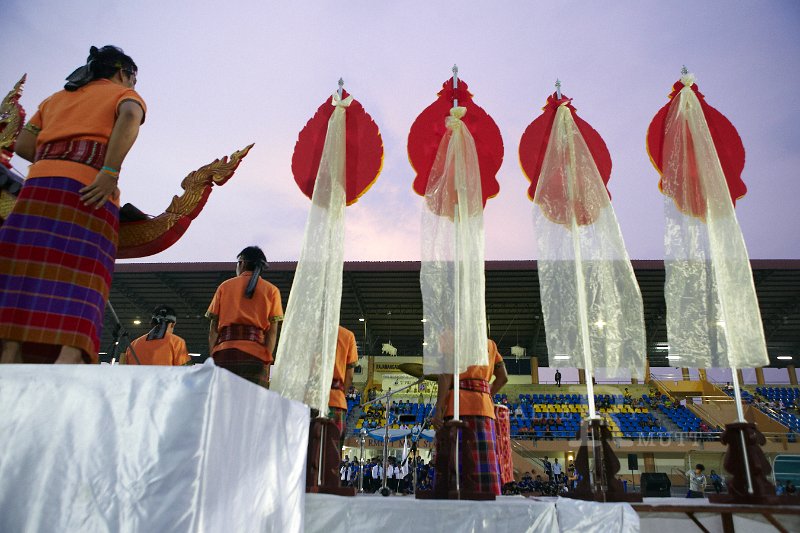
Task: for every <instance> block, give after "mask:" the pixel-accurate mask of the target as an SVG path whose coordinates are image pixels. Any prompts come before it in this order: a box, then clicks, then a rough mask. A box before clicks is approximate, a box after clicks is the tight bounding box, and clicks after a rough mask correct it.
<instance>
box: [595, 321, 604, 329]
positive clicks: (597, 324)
mask: <svg viewBox="0 0 800 533" xmlns="http://www.w3.org/2000/svg"><path fill="white" fill-rule="evenodd" d="M594 325H595V326H597V329H603V328H604V327H605V325H606V323H605V322H604V321H603V319H602V318H601V319H600V320H598V321H597V322H595V323H594Z"/></svg>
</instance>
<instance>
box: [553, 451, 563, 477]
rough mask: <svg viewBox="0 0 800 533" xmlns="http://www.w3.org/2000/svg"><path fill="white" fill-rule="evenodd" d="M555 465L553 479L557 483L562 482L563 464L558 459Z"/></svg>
mask: <svg viewBox="0 0 800 533" xmlns="http://www.w3.org/2000/svg"><path fill="white" fill-rule="evenodd" d="M554 461H555V462H554V463H553V477H554V478H555V481H556V483H558V482H559V481H561V463H559V462H558V457H556V458H555V459H554Z"/></svg>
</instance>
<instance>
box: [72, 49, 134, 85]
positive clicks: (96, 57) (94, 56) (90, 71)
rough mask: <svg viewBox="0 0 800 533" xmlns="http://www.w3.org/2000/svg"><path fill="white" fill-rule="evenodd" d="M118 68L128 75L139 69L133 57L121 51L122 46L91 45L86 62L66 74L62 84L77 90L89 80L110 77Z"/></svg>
mask: <svg viewBox="0 0 800 533" xmlns="http://www.w3.org/2000/svg"><path fill="white" fill-rule="evenodd" d="M118 70H123V71H124V72H127V73H128V75H132V74H136V72H137V71H138V70H139V69H138V68H137V67H136V63H134V62H133V59H131V57H130V56H128V55H127V54H125V52H123V51H122V48H118V47H116V46H112V45H110V44H109V45H106V46H104V47H102V48H97V47H96V46H92V47H91V48H90V49H89V57H87V58H86V64H85V65H83V66H82V67H78V68H77V69H75V70H74V71H73V72H72V74H70V75H69V76H67V83H66V84H65V85H64V89H66V90H67V91H77V90H78V89H80V88H81V87H83V86H84V85H86V84H87V83H89V82H90V81H94V80H99V79H101V78H110V77H111V76H113V75H114V74H116V73H117V71H118Z"/></svg>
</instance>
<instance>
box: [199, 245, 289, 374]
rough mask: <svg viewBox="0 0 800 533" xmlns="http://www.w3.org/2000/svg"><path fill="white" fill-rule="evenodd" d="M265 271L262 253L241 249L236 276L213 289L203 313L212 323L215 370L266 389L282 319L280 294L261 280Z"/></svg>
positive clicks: (210, 335) (255, 248)
mask: <svg viewBox="0 0 800 533" xmlns="http://www.w3.org/2000/svg"><path fill="white" fill-rule="evenodd" d="M267 268H268V265H267V258H266V256H265V255H264V252H263V251H262V250H261V248H259V247H258V246H248V247H247V248H245V249H244V250H242V251H241V252H240V253H239V256H238V262H237V264H236V277H235V278H232V279H229V280H227V281H224V282H223V283H222V284H221V285H220V286H219V287H218V288H217V292H216V293H215V294H214V298H213V299H212V300H211V305H210V306H209V307H208V312H207V313H206V316H207V317H208V318H210V319H211V327H210V329H209V332H208V346H209V351H210V353H211V356H212V357H213V358H214V362H215V363H216V364H217V366H220V367H222V368H226V369H228V370H230V371H231V372H233V373H234V374H236V375H238V376H240V377H242V378H244V379H247V380H248V381H251V382H253V383H255V384H257V385H261V386H263V387H269V365H271V364H272V362H273V355H272V354H273V353H274V352H275V344H276V342H277V338H278V323H279V322H280V321H281V320H283V304H282V303H281V293H280V291H279V290H278V288H277V287H276V286H275V285H273V284H271V283H269V282H268V281H266V280H263V279H261V272H262V270H266V269H267Z"/></svg>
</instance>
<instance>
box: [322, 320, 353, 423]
mask: <svg viewBox="0 0 800 533" xmlns="http://www.w3.org/2000/svg"><path fill="white" fill-rule="evenodd" d="M357 362H358V350H357V348H356V336H355V335H353V332H352V331H350V330H349V329H346V328H343V327H342V326H339V335H338V338H337V339H336V362H335V363H334V365H333V379H338V380H340V381H341V382H342V383H344V378H345V375H346V374H347V366H348V365H354V364H356V363H357ZM328 406H329V407H338V408H339V409H347V400H346V399H345V397H344V392H342V391H340V390H339V389H331V395H330V399H329V400H328Z"/></svg>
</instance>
